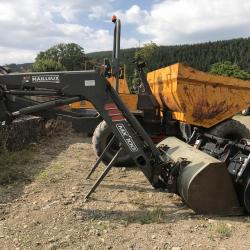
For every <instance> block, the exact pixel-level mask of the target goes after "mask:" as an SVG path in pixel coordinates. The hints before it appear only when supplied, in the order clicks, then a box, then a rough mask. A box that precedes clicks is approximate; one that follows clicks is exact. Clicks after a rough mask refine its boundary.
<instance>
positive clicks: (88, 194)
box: [84, 148, 123, 202]
mask: <svg viewBox="0 0 250 250" xmlns="http://www.w3.org/2000/svg"><path fill="white" fill-rule="evenodd" d="M122 150H123V148H120V149H119V150H118V151H117V152H116V154H115V156H114V157H113V159H112V160H111V161H110V163H109V164H108V166H107V167H106V169H105V170H104V171H103V173H102V174H101V176H100V177H99V178H98V180H97V181H96V182H95V183H94V185H93V186H92V188H91V189H90V190H89V192H88V193H87V194H86V195H85V197H84V201H85V202H86V201H87V200H88V198H89V197H90V195H91V194H92V193H93V192H95V190H96V188H97V187H98V186H99V184H100V183H101V181H102V180H103V179H104V177H105V176H106V175H107V174H108V172H109V171H110V170H111V168H112V167H113V165H114V163H115V161H116V159H117V158H118V156H119V154H120V152H121V151H122Z"/></svg>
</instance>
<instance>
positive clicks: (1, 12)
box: [0, 0, 136, 64]
mask: <svg viewBox="0 0 250 250" xmlns="http://www.w3.org/2000/svg"><path fill="white" fill-rule="evenodd" d="M112 1H113V0H107V1H103V0H95V1H92V0H74V1H72V2H70V1H66V0H61V1H60V2H59V1H57V0H50V1H49V0H40V1H35V0H12V1H10V2H6V1H4V0H0V5H1V8H0V34H2V35H1V39H0V48H1V50H0V52H1V56H0V64H6V63H21V62H32V61H34V59H35V56H36V54H37V53H38V52H39V51H41V50H46V49H47V48H49V47H50V46H53V45H55V44H57V43H62V42H75V43H78V44H80V45H81V46H82V47H83V48H84V49H85V51H86V52H92V51H98V50H109V49H111V48H112V42H113V38H112V32H109V31H108V30H105V29H94V28H92V27H89V26H88V25H84V20H81V22H82V23H83V24H79V20H77V15H78V14H79V13H81V14H82V15H85V16H86V17H85V18H87V16H88V15H89V16H91V18H95V19H96V18H100V17H102V16H103V15H105V17H106V13H105V12H102V11H101V8H100V7H103V8H102V10H105V8H108V6H109V4H110V3H111V2H112ZM56 18H58V19H59V21H58V20H56ZM110 27H112V24H110ZM111 29H112V28H111ZM3 34H4V35H3ZM133 44H136V43H135V41H134V39H123V47H128V46H132V45H133Z"/></svg>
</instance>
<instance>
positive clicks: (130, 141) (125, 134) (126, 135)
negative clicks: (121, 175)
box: [115, 123, 138, 152]
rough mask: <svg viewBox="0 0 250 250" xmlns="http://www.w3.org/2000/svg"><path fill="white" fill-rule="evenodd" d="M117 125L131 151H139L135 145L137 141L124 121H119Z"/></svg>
mask: <svg viewBox="0 0 250 250" xmlns="http://www.w3.org/2000/svg"><path fill="white" fill-rule="evenodd" d="M115 126H116V128H117V129H118V131H119V133H120V134H121V136H122V138H123V139H124V141H125V142H126V144H127V145H128V147H129V149H130V151H131V152H137V151H138V148H137V146H136V145H135V142H134V141H133V139H132V136H131V135H130V134H129V133H128V131H127V129H126V128H125V126H124V125H123V124H122V123H118V124H116V125H115Z"/></svg>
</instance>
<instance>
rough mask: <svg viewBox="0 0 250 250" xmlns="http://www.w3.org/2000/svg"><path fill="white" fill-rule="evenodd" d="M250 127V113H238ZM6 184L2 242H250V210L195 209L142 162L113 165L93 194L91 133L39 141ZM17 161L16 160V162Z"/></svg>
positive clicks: (43, 245)
mask: <svg viewBox="0 0 250 250" xmlns="http://www.w3.org/2000/svg"><path fill="white" fill-rule="evenodd" d="M236 119H240V120H241V121H242V122H243V123H245V124H246V125H247V126H248V127H249V128H250V117H243V116H238V117H236ZM29 154H30V157H29V160H26V161H25V162H24V163H23V162H22V164H19V163H18V162H19V161H18V162H17V163H15V165H16V167H17V169H18V170H19V174H20V178H18V180H16V181H15V182H12V183H10V184H8V185H7V184H6V185H2V186H0V249H4V250H5V249H6V250H7V249H10V250H12V249H50V250H52V249H53V250H54V249H131V250H132V249H172V250H180V249H221V250H222V249H250V218H249V217H247V216H246V217H243V216H241V217H207V216H201V215H196V214H194V213H193V211H192V210H190V209H189V208H187V207H186V205H185V204H183V203H182V201H181V200H180V198H179V197H177V196H176V195H172V194H167V193H164V192H159V191H156V190H154V189H152V188H151V186H150V185H149V184H148V183H147V181H146V179H145V177H144V176H143V175H142V173H141V172H140V171H139V170H137V169H123V168H113V169H112V171H111V172H110V174H109V175H108V176H107V178H105V180H104V181H103V183H102V184H101V185H100V187H99V188H98V189H97V191H96V192H95V193H94V194H93V196H92V198H91V199H90V200H89V201H88V202H87V203H84V202H83V197H84V194H86V192H87V191H88V190H89V188H90V187H91V185H92V184H93V181H94V179H95V178H96V177H97V176H98V175H99V174H100V173H101V171H102V170H103V167H104V166H103V165H100V167H99V168H98V170H97V171H96V173H95V174H94V176H93V178H92V179H91V180H86V179H85V176H86V174H87V173H88V171H89V170H90V168H91V165H92V164H93V163H94V161H95V156H94V154H93V151H92V147H91V139H90V138H84V137H83V136H81V135H80V134H77V133H74V132H72V131H71V132H69V133H68V134H67V135H61V136H57V137H55V138H49V139H48V140H44V141H41V142H40V143H39V144H36V145H33V147H32V148H31V149H30V152H29ZM13 164H14V163H13Z"/></svg>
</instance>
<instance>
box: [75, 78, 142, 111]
mask: <svg viewBox="0 0 250 250" xmlns="http://www.w3.org/2000/svg"><path fill="white" fill-rule="evenodd" d="M107 80H108V81H109V83H110V84H111V85H112V87H114V86H115V77H113V76H112V77H110V78H107ZM119 96H120V98H121V99H122V101H123V102H124V103H125V104H126V106H127V107H128V108H129V109H130V110H137V102H138V96H137V95H133V94H130V92H129V89H128V84H127V81H126V80H125V79H119ZM70 108H71V109H94V106H93V105H92V104H91V103H90V102H88V101H81V102H75V103H72V104H70Z"/></svg>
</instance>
